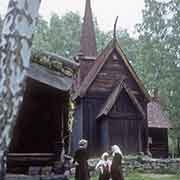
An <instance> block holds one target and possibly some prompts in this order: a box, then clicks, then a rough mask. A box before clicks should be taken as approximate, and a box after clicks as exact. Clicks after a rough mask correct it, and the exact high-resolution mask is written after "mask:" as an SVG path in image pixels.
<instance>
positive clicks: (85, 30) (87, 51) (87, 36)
mask: <svg viewBox="0 0 180 180" xmlns="http://www.w3.org/2000/svg"><path fill="white" fill-rule="evenodd" d="M80 52H81V53H83V55H85V56H96V55H97V49H96V35H95V30H94V24H93V16H92V10H91V1H90V0H86V8H85V15H84V22H83V24H82V30H81V36H80Z"/></svg>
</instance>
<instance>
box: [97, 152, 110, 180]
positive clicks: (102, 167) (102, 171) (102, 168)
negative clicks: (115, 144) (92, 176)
mask: <svg viewBox="0 0 180 180" xmlns="http://www.w3.org/2000/svg"><path fill="white" fill-rule="evenodd" d="M108 158H109V154H108V153H107V152H105V153H103V154H102V156H101V160H100V161H99V162H98V163H97V165H96V168H95V169H96V171H99V180H109V179H110V176H111V174H110V171H111V161H110V160H109V159H108Z"/></svg>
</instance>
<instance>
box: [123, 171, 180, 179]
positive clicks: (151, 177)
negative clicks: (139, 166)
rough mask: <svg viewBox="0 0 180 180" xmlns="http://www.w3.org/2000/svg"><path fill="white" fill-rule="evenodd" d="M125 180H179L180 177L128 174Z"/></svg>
mask: <svg viewBox="0 0 180 180" xmlns="http://www.w3.org/2000/svg"><path fill="white" fill-rule="evenodd" d="M125 180H180V176H178V175H161V174H139V173H133V174H130V175H129V176H128V177H125Z"/></svg>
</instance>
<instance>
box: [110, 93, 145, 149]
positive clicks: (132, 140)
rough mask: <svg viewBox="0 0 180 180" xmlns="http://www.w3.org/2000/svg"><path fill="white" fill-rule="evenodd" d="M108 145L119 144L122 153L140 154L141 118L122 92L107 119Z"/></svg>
mask: <svg viewBox="0 0 180 180" xmlns="http://www.w3.org/2000/svg"><path fill="white" fill-rule="evenodd" d="M108 118H109V119H108V121H109V131H110V145H113V144H119V145H120V147H121V148H122V150H123V152H124V153H136V152H140V151H141V149H142V147H140V146H142V145H141V144H142V137H141V136H142V134H141V128H142V116H141V114H140V112H139V111H138V109H137V108H136V106H135V105H134V104H133V102H132V100H131V99H130V98H129V97H128V95H127V93H126V92H125V90H123V91H122V92H121V94H120V96H119V97H118V99H117V102H116V104H115V105H114V106H113V108H112V110H111V112H110V114H109V117H108Z"/></svg>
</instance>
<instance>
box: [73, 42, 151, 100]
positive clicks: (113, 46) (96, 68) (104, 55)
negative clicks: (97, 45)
mask: <svg viewBox="0 0 180 180" xmlns="http://www.w3.org/2000/svg"><path fill="white" fill-rule="evenodd" d="M113 50H116V51H117V52H118V54H119V55H120V56H121V57H122V60H123V61H124V63H125V65H126V67H127V68H128V70H129V72H130V74H131V75H132V77H133V78H134V80H135V81H136V83H137V85H138V86H139V88H140V90H141V91H142V93H143V94H144V95H145V97H146V98H147V99H148V100H149V101H150V96H149V94H148V92H147V91H146V89H145V87H144V85H143V83H142V81H141V80H140V79H139V78H138V76H137V74H136V73H135V71H134V69H133V67H132V66H131V64H130V63H129V61H128V59H127V57H126V56H125V54H124V52H123V51H122V49H121V48H120V47H119V45H118V42H117V40H116V39H113V40H112V41H110V43H109V44H108V45H107V46H106V48H105V49H104V50H103V51H102V52H101V53H100V54H99V55H98V57H97V58H96V60H95V62H94V65H93V66H92V68H91V70H90V71H89V73H88V74H87V76H86V77H85V78H84V80H83V82H82V84H81V86H80V88H79V89H78V90H77V92H76V94H75V96H74V99H76V98H77V97H83V96H84V95H85V94H86V92H87V90H88V88H89V87H90V85H91V84H92V83H93V81H94V80H95V78H96V76H97V74H98V73H99V72H100V70H101V69H102V67H103V66H104V64H105V63H106V61H107V59H108V57H109V56H110V55H111V53H112V52H113Z"/></svg>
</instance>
